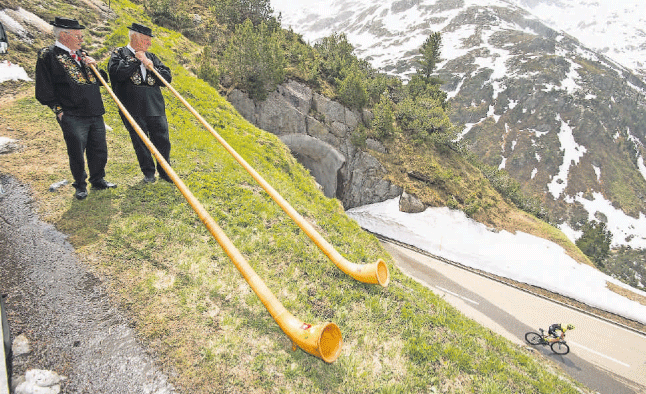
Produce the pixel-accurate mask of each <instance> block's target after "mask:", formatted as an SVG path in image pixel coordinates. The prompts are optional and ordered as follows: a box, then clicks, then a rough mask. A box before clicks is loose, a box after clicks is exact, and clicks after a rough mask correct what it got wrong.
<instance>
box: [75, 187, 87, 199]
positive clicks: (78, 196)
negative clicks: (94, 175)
mask: <svg viewBox="0 0 646 394" xmlns="http://www.w3.org/2000/svg"><path fill="white" fill-rule="evenodd" d="M74 197H76V199H77V200H83V199H84V198H85V197H87V189H76V193H74Z"/></svg>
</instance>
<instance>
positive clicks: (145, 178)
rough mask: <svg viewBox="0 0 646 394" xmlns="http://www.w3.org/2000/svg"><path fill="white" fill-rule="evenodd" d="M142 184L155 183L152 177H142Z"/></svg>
mask: <svg viewBox="0 0 646 394" xmlns="http://www.w3.org/2000/svg"><path fill="white" fill-rule="evenodd" d="M144 183H155V176H154V175H144Z"/></svg>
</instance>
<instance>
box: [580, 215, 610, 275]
mask: <svg viewBox="0 0 646 394" xmlns="http://www.w3.org/2000/svg"><path fill="white" fill-rule="evenodd" d="M581 230H582V232H583V234H582V235H581V237H580V238H579V239H577V240H576V242H575V244H576V246H577V247H578V248H579V249H581V251H582V252H583V253H584V254H585V255H586V256H588V257H589V258H590V260H592V262H593V263H595V265H597V267H599V268H605V264H604V261H605V259H606V258H607V257H608V255H609V254H610V242H611V241H612V233H611V232H610V231H609V230H607V229H606V224H605V223H603V222H597V221H596V220H592V221H589V222H586V223H585V224H584V225H583V227H582V229H581Z"/></svg>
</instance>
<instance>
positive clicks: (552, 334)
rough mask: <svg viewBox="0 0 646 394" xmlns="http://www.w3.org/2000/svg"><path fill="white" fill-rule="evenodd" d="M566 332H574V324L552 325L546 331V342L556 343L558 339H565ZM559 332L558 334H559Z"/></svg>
mask: <svg viewBox="0 0 646 394" xmlns="http://www.w3.org/2000/svg"><path fill="white" fill-rule="evenodd" d="M568 330H574V324H567V325H566V324H561V323H554V324H552V325H551V326H550V327H549V328H548V329H547V334H548V335H549V336H548V337H547V338H545V339H546V340H547V342H549V343H553V342H556V341H558V340H560V339H563V338H565V332H566V331H568ZM559 332H560V334H559Z"/></svg>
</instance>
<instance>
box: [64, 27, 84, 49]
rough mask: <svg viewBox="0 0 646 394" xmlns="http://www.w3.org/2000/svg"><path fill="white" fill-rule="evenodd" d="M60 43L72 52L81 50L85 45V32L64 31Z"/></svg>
mask: <svg viewBox="0 0 646 394" xmlns="http://www.w3.org/2000/svg"><path fill="white" fill-rule="evenodd" d="M59 41H60V42H61V44H63V45H65V46H66V47H68V48H69V49H71V50H72V51H77V50H79V49H81V44H83V32H82V31H81V30H63V31H62V32H61V35H60V36H59Z"/></svg>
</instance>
